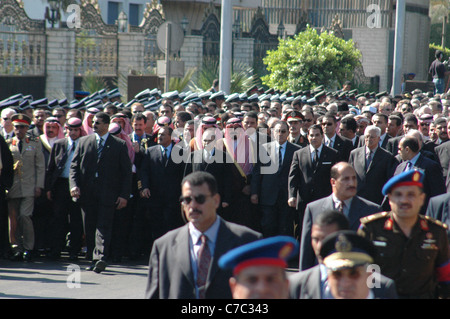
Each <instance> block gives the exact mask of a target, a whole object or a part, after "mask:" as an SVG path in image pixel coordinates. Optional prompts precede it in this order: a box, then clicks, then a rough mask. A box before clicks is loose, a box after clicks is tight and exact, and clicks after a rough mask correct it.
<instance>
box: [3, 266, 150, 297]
mask: <svg viewBox="0 0 450 319" xmlns="http://www.w3.org/2000/svg"><path fill="white" fill-rule="evenodd" d="M88 265H89V263H88V262H86V261H85V260H84V259H80V261H79V262H77V263H74V264H72V263H70V262H69V261H68V260H64V259H63V260H62V261H49V260H45V259H43V258H42V259H36V260H34V261H33V262H31V263H24V262H12V261H9V260H6V259H0V299H5V298H6V299H36V298H44V299H52V298H57V299H62V298H64V299H65V298H68V299H142V298H143V297H144V291H145V287H146V281H147V270H148V267H147V265H145V264H144V262H140V263H134V262H123V263H122V264H120V265H118V264H112V265H109V266H108V267H107V268H106V270H105V271H104V272H102V273H101V274H97V273H95V272H92V271H86V270H85V268H86V267H87V266H88Z"/></svg>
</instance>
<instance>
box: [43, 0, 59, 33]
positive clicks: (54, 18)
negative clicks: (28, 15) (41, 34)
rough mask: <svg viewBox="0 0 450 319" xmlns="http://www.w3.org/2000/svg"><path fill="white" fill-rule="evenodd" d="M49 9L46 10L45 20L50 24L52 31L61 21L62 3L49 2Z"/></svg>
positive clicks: (57, 0)
mask: <svg viewBox="0 0 450 319" xmlns="http://www.w3.org/2000/svg"><path fill="white" fill-rule="evenodd" d="M48 5H49V6H50V8H49V7H46V8H45V19H46V20H48V22H50V24H51V26H52V29H53V28H54V27H55V24H56V23H57V22H58V21H59V20H60V19H61V13H60V12H59V8H60V1H59V0H48Z"/></svg>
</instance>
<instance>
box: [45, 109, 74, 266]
mask: <svg viewBox="0 0 450 319" xmlns="http://www.w3.org/2000/svg"><path fill="white" fill-rule="evenodd" d="M81 126H82V121H81V120H80V119H79V118H76V117H73V118H70V119H68V120H67V122H66V125H65V128H66V130H67V132H68V136H67V137H65V138H63V139H58V140H56V141H55V143H54V144H53V147H52V151H51V153H50V159H49V161H48V165H47V174H46V175H45V190H46V192H47V199H48V200H49V201H51V202H52V205H53V214H52V215H51V218H50V225H49V231H50V236H51V237H50V245H51V246H50V249H51V250H50V252H49V256H48V257H50V258H52V259H57V258H59V257H60V255H61V251H62V250H63V248H64V247H65V244H66V240H65V239H66V235H67V232H70V251H69V259H70V260H76V259H77V256H78V253H79V252H80V250H81V241H82V236H83V222H82V218H81V209H80V205H79V203H77V202H74V201H72V198H71V196H70V189H69V171H70V163H71V162H72V158H73V154H74V151H75V148H76V145H77V143H78V141H79V138H80V137H81V136H82V129H81Z"/></svg>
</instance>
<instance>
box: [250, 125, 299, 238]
mask: <svg viewBox="0 0 450 319" xmlns="http://www.w3.org/2000/svg"><path fill="white" fill-rule="evenodd" d="M273 133H274V137H275V138H274V139H275V140H274V141H272V142H270V143H267V144H264V145H263V148H264V150H265V152H266V153H267V161H264V162H265V163H261V161H260V162H258V163H257V164H256V165H255V168H254V169H253V178H252V182H251V186H252V188H251V197H250V200H251V201H252V203H253V204H255V205H257V204H259V205H260V212H261V227H262V233H263V235H264V237H271V236H276V235H286V236H294V228H293V226H294V218H295V210H294V209H293V208H291V207H289V206H288V203H287V201H288V194H289V191H288V178H289V170H290V168H291V162H292V157H293V156H294V152H295V151H297V150H298V149H300V146H298V145H296V144H292V143H289V142H288V141H287V138H288V136H289V127H288V125H287V123H286V122H285V121H281V120H280V121H278V122H277V123H276V124H275V125H274V128H273Z"/></svg>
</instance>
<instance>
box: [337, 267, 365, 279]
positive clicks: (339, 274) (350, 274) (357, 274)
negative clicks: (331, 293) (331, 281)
mask: <svg viewBox="0 0 450 319" xmlns="http://www.w3.org/2000/svg"><path fill="white" fill-rule="evenodd" d="M330 276H332V277H334V278H335V279H341V278H344V277H345V275H344V272H343V271H340V270H337V271H333V272H331V274H330ZM360 276H361V273H360V272H359V271H358V270H357V269H354V268H352V269H350V271H349V272H348V275H347V277H348V278H350V279H353V280H356V279H358V278H359V277H360Z"/></svg>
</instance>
